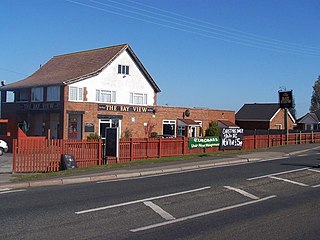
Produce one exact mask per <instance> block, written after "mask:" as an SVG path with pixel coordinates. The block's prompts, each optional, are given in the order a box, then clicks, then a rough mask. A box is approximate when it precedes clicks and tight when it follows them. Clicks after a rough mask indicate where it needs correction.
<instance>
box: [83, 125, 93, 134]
mask: <svg viewBox="0 0 320 240" xmlns="http://www.w3.org/2000/svg"><path fill="white" fill-rule="evenodd" d="M84 131H85V132H94V124H93V123H84Z"/></svg>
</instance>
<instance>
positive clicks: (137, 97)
mask: <svg viewBox="0 0 320 240" xmlns="http://www.w3.org/2000/svg"><path fill="white" fill-rule="evenodd" d="M129 102H130V104H135V105H147V104H148V94H145V93H135V92H131V93H130V101H129Z"/></svg>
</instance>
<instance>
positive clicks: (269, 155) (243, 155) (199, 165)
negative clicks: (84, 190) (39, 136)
mask: <svg viewBox="0 0 320 240" xmlns="http://www.w3.org/2000/svg"><path fill="white" fill-rule="evenodd" d="M310 150H319V151H320V144H319V143H310V144H301V145H286V146H280V147H274V148H269V149H261V150H258V151H256V152H246V151H239V152H233V153H230V154H217V155H212V156H204V157H196V158H194V159H188V160H177V161H174V162H167V163H156V164H155V163H150V164H145V165H139V166H137V165H132V166H126V167H121V168H109V169H104V170H99V171H97V172H85V173H84V172H82V173H74V174H70V175H68V176H63V177H61V176H57V177H50V178H48V179H43V180H34V181H24V182H16V181H15V178H16V176H17V174H14V173H12V155H11V156H10V154H5V155H3V156H1V157H0V191H1V190H3V189H17V188H29V187H39V186H53V185H66V184H77V183H88V182H97V181H108V180H117V179H127V178H134V177H145V176H151V175H159V174H168V173H174V172H182V171H190V170H196V169H205V168H213V167H219V166H227V165H233V164H241V163H250V162H257V161H266V160H274V159H278V158H281V157H288V156H290V155H297V154H302V153H304V152H307V151H310ZM10 158H11V162H10ZM10 164H11V165H10Z"/></svg>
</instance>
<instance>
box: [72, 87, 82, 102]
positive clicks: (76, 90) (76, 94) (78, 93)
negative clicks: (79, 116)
mask: <svg viewBox="0 0 320 240" xmlns="http://www.w3.org/2000/svg"><path fill="white" fill-rule="evenodd" d="M69 100H70V101H83V88H80V87H70V88H69Z"/></svg>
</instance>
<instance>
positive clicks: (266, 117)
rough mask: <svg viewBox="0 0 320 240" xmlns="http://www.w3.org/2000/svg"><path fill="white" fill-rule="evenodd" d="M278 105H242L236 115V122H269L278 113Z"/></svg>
mask: <svg viewBox="0 0 320 240" xmlns="http://www.w3.org/2000/svg"><path fill="white" fill-rule="evenodd" d="M279 109H280V105H279V104H278V103H253V104H244V105H243V106H242V108H241V109H240V110H239V111H238V112H237V113H236V120H237V121H248V120H250V121H270V120H271V119H272V117H273V116H274V115H275V114H276V113H277V112H278V111H279Z"/></svg>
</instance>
